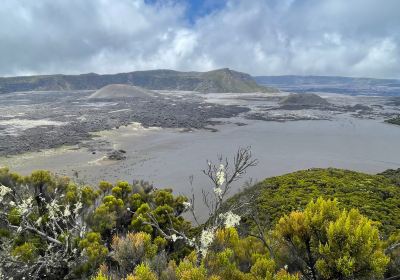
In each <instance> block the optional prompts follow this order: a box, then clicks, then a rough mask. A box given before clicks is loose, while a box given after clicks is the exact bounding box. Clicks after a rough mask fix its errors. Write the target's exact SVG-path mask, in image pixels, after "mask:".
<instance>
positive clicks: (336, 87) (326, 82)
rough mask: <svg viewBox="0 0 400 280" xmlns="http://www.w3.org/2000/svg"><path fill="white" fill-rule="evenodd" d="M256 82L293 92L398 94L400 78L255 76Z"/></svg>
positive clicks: (399, 93) (399, 91) (399, 92)
mask: <svg viewBox="0 0 400 280" xmlns="http://www.w3.org/2000/svg"><path fill="white" fill-rule="evenodd" d="M254 79H255V80H256V82H257V83H259V84H261V85H268V86H272V87H277V88H278V89H280V90H284V91H293V92H299V93H303V92H329V93H342V94H349V95H386V96H400V80H396V79H372V78H352V77H336V76H296V75H288V76H257V77H254Z"/></svg>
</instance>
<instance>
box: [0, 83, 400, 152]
mask: <svg viewBox="0 0 400 280" xmlns="http://www.w3.org/2000/svg"><path fill="white" fill-rule="evenodd" d="M93 92H94V91H69V92H22V93H9V94H0V156H9V155H15V154H21V153H24V152H33V151H39V150H45V149H48V148H56V147H59V146H62V145H76V144H78V147H79V148H86V149H87V150H88V151H89V152H90V153H96V152H99V151H103V152H106V153H111V156H110V157H111V158H112V159H113V158H114V156H113V154H112V153H113V147H112V144H111V143H103V142H102V141H103V140H99V139H96V138H95V137H94V136H93V134H92V133H94V132H98V131H103V130H110V129H115V128H119V127H121V126H127V125H129V124H131V123H132V122H138V123H141V125H143V126H144V127H153V126H154V127H161V128H181V129H182V131H191V130H193V129H207V130H210V131H212V132H215V131H216V129H215V128H214V127H213V125H215V124H218V123H221V122H233V123H235V122H236V124H237V125H238V126H243V125H245V124H246V122H248V121H251V120H260V121H279V122H285V121H298V120H333V119H335V118H337V117H338V116H340V115H346V116H348V117H350V118H358V119H379V120H382V121H383V120H385V119H389V118H391V117H393V116H397V115H398V114H399V106H398V103H397V102H398V99H395V98H394V97H375V96H346V95H341V94H326V93H324V94H320V95H319V96H316V95H315V94H309V95H307V94H302V95H301V96H298V95H289V94H288V93H216V94H213V93H209V94H201V93H194V92H183V91H158V92H157V93H152V95H151V96H148V97H145V96H141V97H130V98H114V99H97V98H95V99H92V98H89V96H91V95H92V94H93ZM232 117H236V118H233V119H231V120H229V118H232ZM85 140H91V141H85ZM118 158H119V157H118ZM121 158H123V155H121Z"/></svg>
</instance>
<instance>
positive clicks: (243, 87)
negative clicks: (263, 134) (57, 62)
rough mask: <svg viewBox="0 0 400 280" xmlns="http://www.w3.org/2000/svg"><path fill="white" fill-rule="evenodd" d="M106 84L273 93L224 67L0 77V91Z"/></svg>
mask: <svg viewBox="0 0 400 280" xmlns="http://www.w3.org/2000/svg"><path fill="white" fill-rule="evenodd" d="M109 84H128V85H135V86H139V87H143V88H146V89H150V90H182V91H198V92H202V93H210V92H216V93H221V92H234V93H240V92H276V91H278V90H277V89H274V88H270V87H266V86H261V85H258V84H257V82H256V81H255V80H254V79H253V78H252V77H251V76H250V75H249V74H246V73H242V72H237V71H234V70H230V69H228V68H222V69H217V70H212V71H208V72H194V71H192V72H181V71H175V70H169V69H158V70H147V71H134V72H127V73H117V74H96V73H86V74H79V75H64V74H54V75H40V76H20V77H3V78H0V93H10V92H17V91H52V90H54V91H62V90H98V89H100V88H102V87H104V86H106V85H109Z"/></svg>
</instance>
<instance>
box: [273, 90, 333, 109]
mask: <svg viewBox="0 0 400 280" xmlns="http://www.w3.org/2000/svg"><path fill="white" fill-rule="evenodd" d="M280 104H281V107H280V109H286V110H298V109H309V108H326V107H330V106H331V104H330V103H329V102H328V101H326V100H325V99H324V98H322V97H320V96H319V95H317V94H314V93H299V94H290V95H289V96H287V97H285V98H283V99H282V100H281V102H280Z"/></svg>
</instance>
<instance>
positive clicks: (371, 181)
mask: <svg viewBox="0 0 400 280" xmlns="http://www.w3.org/2000/svg"><path fill="white" fill-rule="evenodd" d="M319 196H323V197H325V198H337V199H338V201H339V203H340V204H339V205H340V206H342V207H344V208H347V209H349V208H352V207H354V208H358V209H360V211H361V212H362V213H363V214H365V215H366V216H368V217H369V218H371V219H372V220H374V221H380V222H381V223H382V225H381V229H382V231H383V232H385V233H389V232H392V231H393V230H394V229H400V207H399V206H400V188H399V187H398V186H396V185H395V184H394V182H393V181H392V180H391V179H389V178H386V177H385V176H383V175H368V174H364V173H359V172H355V171H349V170H341V169H332V168H328V169H309V170H303V171H298V172H294V173H289V174H286V175H283V176H278V177H272V178H268V179H265V180H264V181H262V182H260V183H258V184H256V185H254V186H252V187H250V188H248V189H246V190H245V191H243V192H241V193H239V194H237V195H235V196H233V197H232V198H231V199H229V200H228V201H227V205H231V204H234V203H238V202H245V201H247V200H249V199H255V201H256V203H255V205H256V208H257V210H258V211H259V213H260V216H261V219H265V220H269V221H270V224H275V223H276V222H277V220H278V219H279V218H280V217H281V216H282V215H284V214H288V213H289V212H291V211H294V210H302V209H303V208H304V207H305V205H306V204H307V203H308V202H309V201H310V200H311V199H316V198H318V197H319ZM253 201H254V200H253ZM253 201H252V205H253V203H254V202H253ZM252 212H253V213H254V211H252ZM247 213H248V212H247ZM246 217H247V218H248V214H247V216H246V214H245V218H244V219H243V221H244V222H245V223H246ZM247 224H252V223H251V222H250V221H248V220H247Z"/></svg>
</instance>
